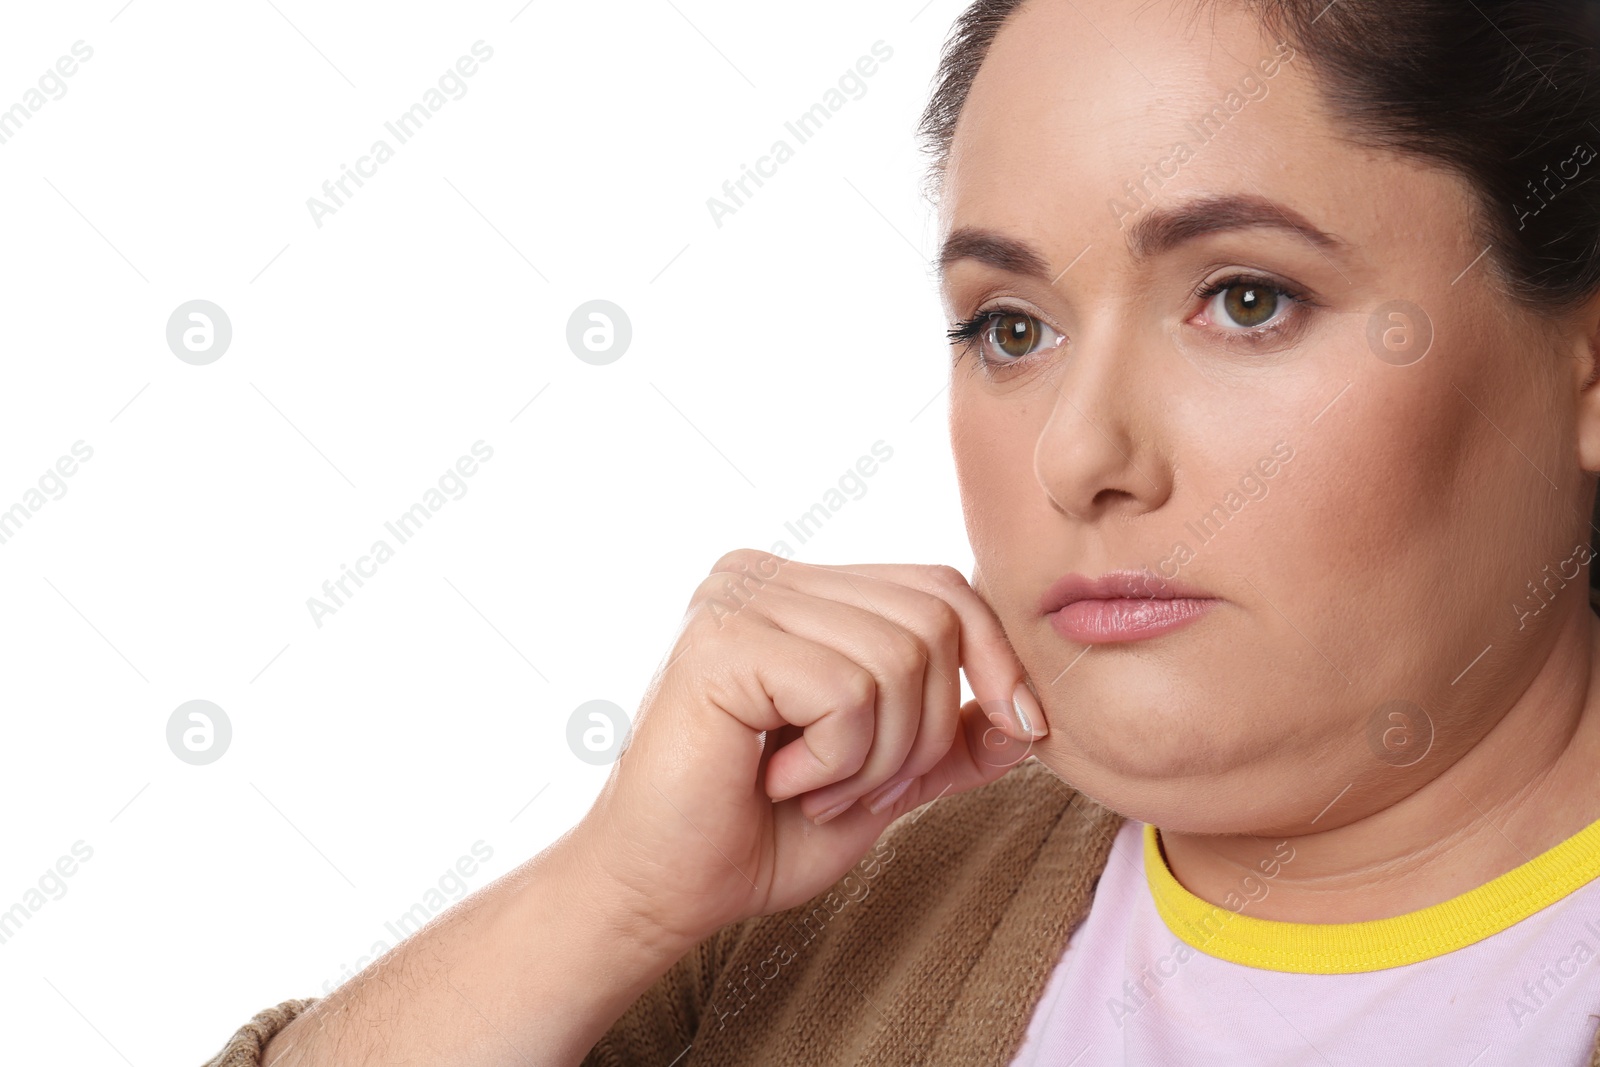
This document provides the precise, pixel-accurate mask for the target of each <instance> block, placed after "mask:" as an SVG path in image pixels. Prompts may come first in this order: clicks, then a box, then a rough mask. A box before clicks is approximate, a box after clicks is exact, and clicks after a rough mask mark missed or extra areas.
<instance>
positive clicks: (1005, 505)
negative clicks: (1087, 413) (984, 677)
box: [950, 366, 1049, 607]
mask: <svg viewBox="0 0 1600 1067" xmlns="http://www.w3.org/2000/svg"><path fill="white" fill-rule="evenodd" d="M965 373H966V371H965V367H964V366H963V367H958V368H957V375H958V376H959V375H962V374H965ZM1048 410H1049V409H1048V407H1047V406H1046V405H1044V404H1043V403H1042V402H1039V401H1033V400H1023V399H1016V398H1012V399H1007V398H1003V397H993V396H986V395H983V394H982V393H981V392H980V391H979V390H977V389H975V388H974V389H965V388H962V387H961V386H959V385H957V386H954V387H953V388H952V393H951V398H950V446H951V454H952V458H953V459H954V462H955V467H956V480H957V483H958V485H959V487H960V491H961V510H962V514H963V516H964V518H965V521H966V528H967V539H968V541H969V542H970V544H971V546H972V553H973V558H974V560H976V562H977V564H978V566H979V567H980V568H981V569H983V570H984V571H985V572H986V573H987V574H988V575H989V578H990V584H989V587H988V591H989V592H990V593H991V594H998V593H999V592H1000V591H1001V586H999V585H998V584H997V583H996V582H995V581H994V579H997V578H999V577H1001V576H1003V575H1007V574H1012V573H1015V571H1014V567H1013V553H1015V552H1017V551H1019V550H1021V549H1022V548H1023V547H1024V546H1025V545H1026V543H1028V538H1029V537H1030V536H1031V534H1029V535H1024V533H1023V525H1024V523H1025V522H1026V521H1027V516H1030V515H1035V514H1041V509H1043V510H1044V511H1046V512H1047V511H1048V501H1046V500H1045V498H1044V496H1043V490H1042V488H1041V487H1040V486H1039V483H1038V482H1037V480H1036V479H1035V477H1034V463H1033V459H1034V449H1035V447H1036V445H1037V443H1038V440H1039V431H1038V428H1037V427H1036V426H1035V424H1036V423H1037V422H1039V421H1040V420H1042V419H1044V418H1047V417H1048ZM1046 517H1048V516H1046ZM1019 542H1020V543H1019ZM996 606H997V607H998V606H999V605H998V604H997V605H996Z"/></svg>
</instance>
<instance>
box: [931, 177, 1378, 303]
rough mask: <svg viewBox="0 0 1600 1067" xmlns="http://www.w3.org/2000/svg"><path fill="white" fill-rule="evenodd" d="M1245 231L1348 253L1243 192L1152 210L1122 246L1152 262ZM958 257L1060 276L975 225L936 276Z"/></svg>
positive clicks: (1022, 247) (1274, 205) (952, 239)
mask: <svg viewBox="0 0 1600 1067" xmlns="http://www.w3.org/2000/svg"><path fill="white" fill-rule="evenodd" d="M1244 229H1275V230H1281V231H1284V232H1286V233H1292V234H1297V235H1299V236H1300V237H1303V238H1304V239H1305V240H1307V241H1309V242H1311V244H1313V245H1314V246H1316V247H1317V248H1318V249H1321V250H1324V251H1328V252H1333V253H1336V254H1347V253H1348V252H1349V251H1350V245H1349V244H1348V243H1347V242H1346V241H1344V240H1342V239H1341V238H1338V237H1335V236H1334V235H1333V234H1331V233H1326V232H1324V231H1323V230H1320V229H1318V228H1317V227H1316V226H1314V225H1312V224H1311V222H1310V220H1308V219H1307V218H1306V217H1305V216H1304V215H1301V214H1300V213H1299V212H1297V211H1295V210H1294V209H1293V208H1290V207H1286V206H1284V205H1283V204H1280V203H1278V202H1277V201H1275V200H1269V199H1267V198H1266V197H1263V196H1247V195H1243V194H1227V195H1219V196H1209V197H1202V198H1200V199H1196V200H1191V201H1188V202H1186V203H1183V204H1177V205H1174V206H1172V207H1164V208H1156V209H1155V210H1153V211H1151V212H1150V213H1149V214H1147V215H1145V216H1144V217H1142V218H1140V219H1138V220H1137V221H1135V222H1134V223H1132V225H1130V226H1129V227H1128V231H1127V245H1128V251H1129V252H1130V253H1131V254H1132V255H1133V257H1134V258H1135V259H1141V260H1143V259H1151V258H1153V257H1155V256H1159V255H1161V254H1163V253H1165V252H1170V251H1171V250H1172V249H1174V248H1177V247H1178V246H1179V245H1182V244H1184V243H1185V242H1188V241H1193V240H1196V239H1198V238H1201V237H1205V236H1207V235H1209V234H1214V233H1222V232H1225V231H1229V230H1244ZM963 259H973V260H977V261H978V262H981V263H987V264H989V265H990V266H992V267H997V268H999V269H1000V270H1003V271H1009V272H1010V273H1012V274H1022V275H1028V276H1031V277H1035V278H1039V279H1041V280H1043V281H1044V282H1046V283H1047V284H1051V285H1053V284H1055V281H1056V279H1058V278H1059V277H1060V276H1061V275H1060V274H1059V273H1056V272H1054V271H1052V270H1051V268H1050V264H1049V260H1048V259H1047V258H1046V257H1045V255H1044V254H1043V253H1042V252H1040V251H1039V250H1038V249H1037V248H1035V247H1034V246H1033V245H1031V244H1029V243H1028V242H1027V241H1024V240H1020V239H1018V238H1015V237H1007V236H1005V235H1004V234H1001V233H997V232H995V231H993V230H985V229H982V228H979V227H972V226H962V227H959V228H957V229H956V230H954V231H952V232H951V234H950V236H949V237H948V238H946V239H945V242H944V245H943V247H942V248H940V250H939V273H940V274H941V275H943V274H947V273H948V272H949V269H950V267H951V266H952V265H953V264H955V263H956V262H957V261H959V260H963ZM1061 273H1065V272H1064V271H1063V272H1061Z"/></svg>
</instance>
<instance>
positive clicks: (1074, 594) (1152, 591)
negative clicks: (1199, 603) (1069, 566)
mask: <svg viewBox="0 0 1600 1067" xmlns="http://www.w3.org/2000/svg"><path fill="white" fill-rule="evenodd" d="M1180 598H1182V599H1197V600H1209V599H1214V598H1212V597H1211V596H1210V594H1208V593H1203V592H1200V591H1199V590H1196V589H1194V588H1193V587H1192V586H1189V585H1185V584H1184V583H1182V582H1177V581H1173V580H1171V579H1168V578H1162V577H1161V576H1160V575H1158V574H1156V573H1155V572H1153V571H1148V570H1142V571H1128V570H1123V571H1108V572H1107V573H1105V574H1102V575H1101V576H1100V577H1098V578H1090V577H1087V576H1086V575H1082V574H1068V575H1064V576H1063V577H1061V578H1058V579H1056V581H1055V582H1054V583H1053V584H1052V585H1051V586H1050V588H1048V589H1046V590H1045V591H1044V595H1043V596H1041V597H1040V598H1039V613H1040V614H1041V615H1048V614H1050V613H1051V612H1052V611H1060V610H1061V609H1062V608H1064V607H1066V606H1067V605H1068V604H1072V603H1075V602H1077V601H1079V600H1176V599H1180Z"/></svg>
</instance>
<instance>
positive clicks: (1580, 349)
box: [1573, 296, 1600, 472]
mask: <svg viewBox="0 0 1600 1067" xmlns="http://www.w3.org/2000/svg"><path fill="white" fill-rule="evenodd" d="M1577 323H1578V326H1579V328H1580V334H1579V337H1578V342H1577V343H1576V344H1575V345H1574V346H1573V356H1574V359H1573V362H1574V364H1575V366H1574V368H1573V380H1574V382H1575V384H1576V386H1577V390H1578V395H1577V401H1578V404H1577V417H1578V426H1577V430H1578V463H1579V465H1580V466H1581V467H1583V469H1584V470H1586V471H1590V472H1595V471H1600V296H1596V297H1595V298H1593V299H1591V300H1589V301H1588V302H1587V303H1586V304H1585V305H1584V307H1583V310H1582V312H1581V314H1580V316H1579V318H1578V320H1577Z"/></svg>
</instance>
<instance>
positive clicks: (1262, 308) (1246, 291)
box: [1217, 282, 1279, 329]
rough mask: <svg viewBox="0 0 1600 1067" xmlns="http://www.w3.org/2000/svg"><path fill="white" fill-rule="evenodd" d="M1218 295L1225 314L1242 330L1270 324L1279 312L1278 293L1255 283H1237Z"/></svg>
mask: <svg viewBox="0 0 1600 1067" xmlns="http://www.w3.org/2000/svg"><path fill="white" fill-rule="evenodd" d="M1217 295H1218V296H1220V297H1222V311H1223V313H1224V314H1226V315H1227V317H1228V319H1229V320H1230V321H1231V323H1232V325H1234V326H1238V327H1240V328H1241V329H1249V328H1251V327H1253V326H1260V325H1262V324H1263V323H1266V322H1270V321H1271V320H1272V317H1273V315H1275V314H1276V313H1277V310H1278V303H1279V294H1278V291H1277V290H1275V289H1271V288H1269V287H1267V286H1264V285H1259V284H1256V283H1254V282H1249V283H1246V282H1239V283H1235V284H1233V285H1230V286H1228V287H1227V288H1226V289H1224V290H1222V291H1221V292H1220V293H1218V294H1217Z"/></svg>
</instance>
